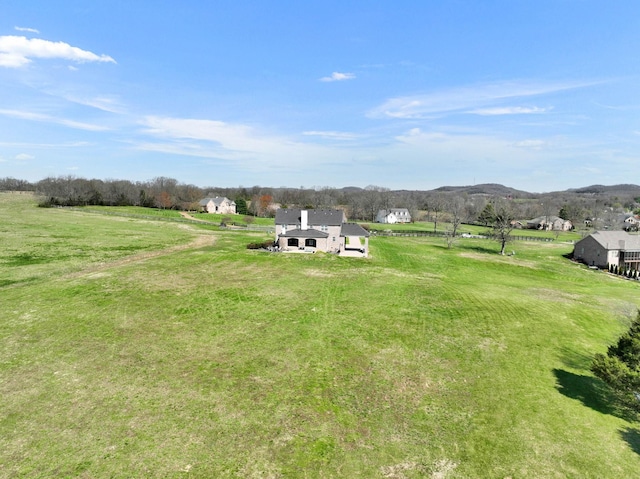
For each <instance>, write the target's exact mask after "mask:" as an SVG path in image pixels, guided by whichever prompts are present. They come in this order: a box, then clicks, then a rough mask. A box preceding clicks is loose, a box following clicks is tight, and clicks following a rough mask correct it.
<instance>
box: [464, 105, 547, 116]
mask: <svg viewBox="0 0 640 479" xmlns="http://www.w3.org/2000/svg"><path fill="white" fill-rule="evenodd" d="M552 109H553V108H540V107H537V106H534V107H525V106H503V107H494V108H479V109H477V110H471V111H469V113H473V114H476V115H482V116H496V115H530V114H535V113H546V112H547V111H549V110H552Z"/></svg>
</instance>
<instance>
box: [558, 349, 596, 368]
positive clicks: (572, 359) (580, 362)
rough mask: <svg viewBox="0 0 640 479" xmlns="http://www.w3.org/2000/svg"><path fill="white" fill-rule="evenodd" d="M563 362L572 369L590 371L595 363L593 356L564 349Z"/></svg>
mask: <svg viewBox="0 0 640 479" xmlns="http://www.w3.org/2000/svg"><path fill="white" fill-rule="evenodd" d="M562 362H563V363H564V364H565V365H566V366H567V367H568V368H570V369H577V370H581V369H583V370H585V371H586V370H588V369H589V368H590V367H591V363H592V362H593V355H588V354H584V353H579V352H577V351H575V350H573V349H569V348H563V350H562Z"/></svg>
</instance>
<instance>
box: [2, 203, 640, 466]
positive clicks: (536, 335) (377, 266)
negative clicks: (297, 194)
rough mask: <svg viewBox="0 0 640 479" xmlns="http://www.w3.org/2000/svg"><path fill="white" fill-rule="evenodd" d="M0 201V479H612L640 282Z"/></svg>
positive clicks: (468, 255)
mask: <svg viewBox="0 0 640 479" xmlns="http://www.w3.org/2000/svg"><path fill="white" fill-rule="evenodd" d="M35 203H36V202H35V199H33V198H32V197H30V196H28V195H16V194H0V244H1V245H2V248H0V312H1V316H2V317H1V320H0V398H1V400H0V477H83V478H94V477H117V478H120V477H122V478H125V477H157V478H166V477H176V478H179V477H199V478H200V477H201V478H213V477H215V478H227V477H228V478H233V477H241V478H278V477H282V478H289V477H293V478H297V477H303V478H343V477H347V478H351V477H362V478H376V477H379V478H417V477H432V478H494V477H495V478H514V479H515V478H531V477H535V478H564V477H575V478H622V477H635V476H637V474H638V472H637V471H638V470H640V456H639V454H640V431H639V430H638V423H637V422H636V419H637V418H635V417H633V416H631V415H630V414H629V413H628V412H626V411H624V410H619V409H617V408H616V407H614V406H613V405H612V403H611V402H610V401H609V400H608V399H609V398H608V396H607V392H606V391H605V390H604V389H603V388H602V385H601V383H600V382H599V381H597V380H596V379H594V377H593V376H592V374H591V373H590V372H589V363H590V359H591V357H592V355H593V354H594V353H595V352H603V351H605V350H606V347H607V346H608V344H610V343H611V342H613V341H614V340H615V339H616V338H617V336H618V335H619V334H620V333H621V332H623V331H624V330H625V329H626V328H627V326H628V324H629V321H630V319H631V318H632V317H635V315H636V311H637V308H638V306H640V297H639V295H638V292H639V289H638V288H640V284H638V283H636V282H630V281H625V280H622V279H619V278H615V277H610V276H609V275H607V274H605V273H603V272H598V271H592V270H589V269H587V268H585V267H583V266H580V265H576V264H573V263H571V262H569V261H568V260H566V259H565V258H564V257H563V255H564V254H566V253H568V252H570V251H571V248H572V247H571V246H570V245H568V244H561V243H558V244H556V243H521V242H516V243H514V244H512V245H510V246H509V249H510V250H514V251H515V252H516V254H515V255H514V256H505V257H502V256H499V255H498V254H497V252H498V245H497V244H496V243H494V242H491V241H488V240H475V239H462V240H460V241H459V242H458V243H457V244H456V246H455V247H454V248H452V249H447V248H446V247H445V245H444V242H443V240H442V239H440V238H415V237H410V238H386V237H373V238H371V240H370V247H371V257H370V258H368V259H364V260H363V259H356V258H339V257H336V256H333V255H325V254H315V255H286V254H270V253H266V252H260V251H251V250H247V249H246V248H245V246H246V244H247V243H249V242H251V241H256V240H260V239H263V238H264V239H266V236H264V235H263V234H261V233H250V232H236V231H223V230H218V229H212V228H211V227H207V226H206V225H205V226H204V227H199V225H197V224H191V223H189V224H185V223H183V222H180V221H175V222H172V221H167V219H166V218H165V219H163V220H162V221H154V220H152V219H137V218H127V217H120V216H109V215H100V214H95V213H91V212H82V211H77V210H65V209H59V208H54V209H40V208H36V207H35Z"/></svg>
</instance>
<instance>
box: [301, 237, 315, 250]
mask: <svg viewBox="0 0 640 479" xmlns="http://www.w3.org/2000/svg"><path fill="white" fill-rule="evenodd" d="M304 245H305V246H309V247H310V248H315V247H316V240H315V238H307V239H306V240H304Z"/></svg>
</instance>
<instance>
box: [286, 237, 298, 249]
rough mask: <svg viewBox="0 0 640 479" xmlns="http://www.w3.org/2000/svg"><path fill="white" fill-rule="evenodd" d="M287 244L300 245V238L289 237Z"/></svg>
mask: <svg viewBox="0 0 640 479" xmlns="http://www.w3.org/2000/svg"><path fill="white" fill-rule="evenodd" d="M287 246H295V247H296V248H297V247H298V238H289V239H288V240H287Z"/></svg>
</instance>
